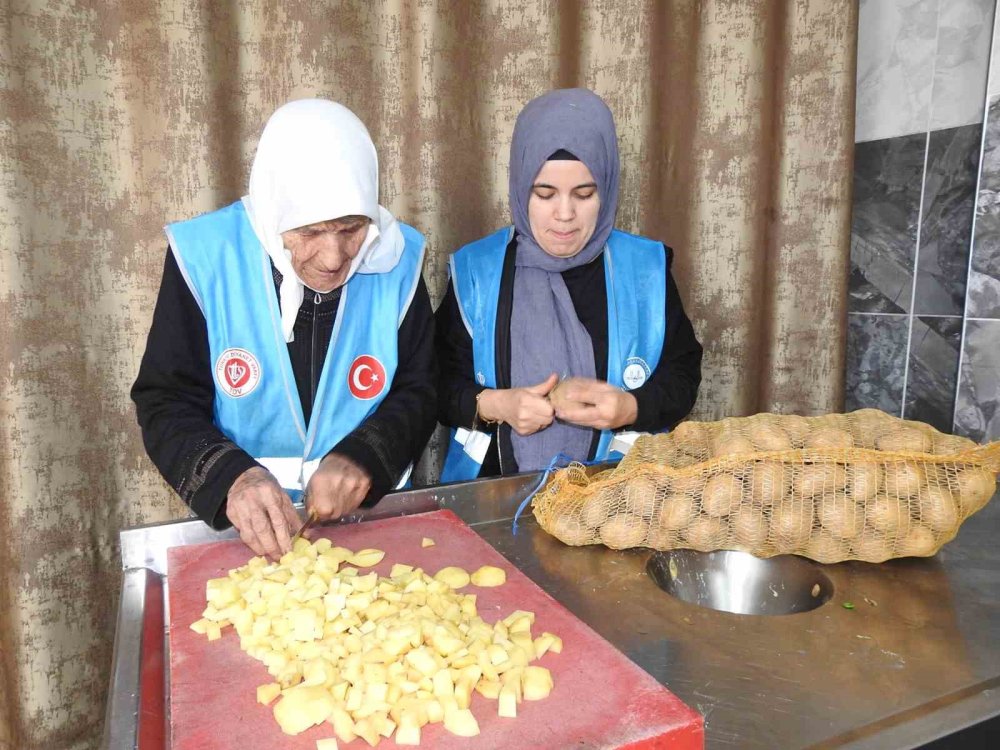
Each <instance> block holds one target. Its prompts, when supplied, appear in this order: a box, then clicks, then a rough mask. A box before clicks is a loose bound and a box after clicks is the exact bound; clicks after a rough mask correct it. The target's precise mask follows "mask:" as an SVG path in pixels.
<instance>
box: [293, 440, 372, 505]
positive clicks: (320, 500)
mask: <svg viewBox="0 0 1000 750" xmlns="http://www.w3.org/2000/svg"><path fill="white" fill-rule="evenodd" d="M371 486H372V481H371V477H369V476H368V473H367V472H366V471H365V470H364V469H362V468H361V467H360V466H358V465H357V464H356V463H354V462H353V461H351V460H350V459H349V458H346V457H344V456H341V455H338V454H336V453H329V454H327V455H326V457H325V458H324V459H323V460H322V461H321V462H320V464H319V468H318V469H316V473H315V474H313V475H312V478H311V479H310V480H309V486H308V487H307V488H306V509H307V510H315V511H316V513H317V515H318V516H319V519H320V520H321V521H327V520H333V519H336V518H340V517H341V516H342V515H344V514H345V513H350V512H351V511H352V510H354V509H355V508H357V507H358V506H359V505H361V501H362V500H364V499H365V496H366V495H367V494H368V490H369V489H370V488H371Z"/></svg>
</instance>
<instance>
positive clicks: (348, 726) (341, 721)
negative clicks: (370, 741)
mask: <svg viewBox="0 0 1000 750" xmlns="http://www.w3.org/2000/svg"><path fill="white" fill-rule="evenodd" d="M345 684H346V683H345ZM327 721H328V722H330V723H331V724H333V732H334V734H336V735H337V737H339V738H340V741H341V742H344V743H347V742H351V741H352V740H353V739H354V738H355V737H357V735H356V734H355V732H354V719H352V718H351V715H350V714H349V713H347V711H346V710H345V709H344V708H342V707H341V706H334V709H333V711H331V712H330V716H329V717H327Z"/></svg>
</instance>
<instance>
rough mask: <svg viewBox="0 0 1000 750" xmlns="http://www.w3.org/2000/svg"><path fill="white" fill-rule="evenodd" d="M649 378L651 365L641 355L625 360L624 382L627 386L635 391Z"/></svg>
mask: <svg viewBox="0 0 1000 750" xmlns="http://www.w3.org/2000/svg"><path fill="white" fill-rule="evenodd" d="M648 379H649V365H647V364H646V361H645V360H644V359H642V358H641V357H629V358H628V359H627V360H625V369H624V370H623V371H622V383H623V384H624V385H625V388H626V389H627V390H630V391H634V390H635V389H636V388H638V387H639V386H640V385H642V384H643V383H645V382H646V380H648Z"/></svg>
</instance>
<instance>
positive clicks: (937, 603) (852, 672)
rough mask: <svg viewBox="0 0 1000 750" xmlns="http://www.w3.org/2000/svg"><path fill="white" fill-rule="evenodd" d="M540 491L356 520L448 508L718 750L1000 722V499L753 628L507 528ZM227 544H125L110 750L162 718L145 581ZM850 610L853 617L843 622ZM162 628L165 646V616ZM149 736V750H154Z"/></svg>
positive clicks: (462, 493)
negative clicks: (950, 533)
mask: <svg viewBox="0 0 1000 750" xmlns="http://www.w3.org/2000/svg"><path fill="white" fill-rule="evenodd" d="M535 481H536V477H535V476H533V475H530V476H527V475H526V476H521V477H510V478H505V479H499V480H484V481H477V482H470V483H465V484H461V485H453V486H444V487H437V488H429V489H424V490H418V491H413V492H405V493H396V494H395V495H390V496H388V497H386V499H384V500H383V501H382V502H381V503H380V504H379V506H378V507H377V509H376V511H375V512H374V513H372V512H369V513H368V514H361V515H358V516H355V517H352V518H351V519H348V521H349V522H351V521H360V520H366V519H367V518H373V517H382V516H386V515H400V514H405V513H412V512H421V511H422V510H427V509H433V508H435V507H447V508H450V509H452V510H453V511H455V512H456V513H458V514H459V515H460V516H461V517H462V518H463V519H464V520H465V521H466V522H467V523H469V524H470V525H471V526H472V527H473V528H475V529H476V531H477V532H478V533H479V534H480V535H481V536H483V538H484V539H486V540H487V541H488V542H490V543H491V544H492V545H493V546H494V547H496V548H497V549H498V550H499V551H500V552H501V553H502V554H503V555H504V556H506V557H507V558H508V559H509V560H510V561H511V562H513V563H514V564H515V565H517V566H518V567H519V568H520V569H521V570H523V571H524V572H525V573H526V574H527V575H528V576H530V577H531V578H532V579H534V580H535V581H536V582H537V583H538V584H539V585H540V586H541V587H542V588H544V589H545V590H546V591H548V592H549V593H550V594H552V595H553V596H554V597H555V598H556V599H558V600H559V601H560V602H562V603H563V604H564V605H565V606H566V607H567V608H568V609H570V610H571V611H572V612H573V613H574V614H576V615H577V616H578V617H579V618H580V619H582V620H584V621H585V622H587V623H588V624H589V625H590V626H591V627H593V628H594V629H595V630H596V631H597V632H598V633H600V634H601V635H602V636H604V637H605V638H606V639H608V640H609V641H610V642H611V643H613V644H614V645H615V646H617V647H618V648H619V649H620V650H621V651H623V652H624V653H625V654H626V655H628V656H629V658H631V659H632V660H633V661H635V662H636V663H637V664H639V665H641V666H642V667H643V668H644V669H646V671H648V672H649V673H650V674H651V675H653V676H654V677H655V678H656V679H658V680H659V681H660V682H661V683H663V684H664V685H666V686H667V687H668V688H669V689H670V690H671V691H672V692H673V693H675V694H676V695H677V696H678V697H680V698H681V700H683V701H685V702H686V703H687V704H688V705H690V706H691V707H693V708H695V709H696V710H698V711H699V712H701V713H702V714H703V715H704V716H705V731H706V747H708V748H710V749H715V748H725V747H737V748H769V749H775V748H781V749H782V750H784V749H789V750H791V749H792V748H854V749H857V750H860V749H861V748H900V749H901V750H902V749H904V748H913V747H919V746H920V745H922V744H924V743H926V742H929V741H931V740H933V739H935V738H937V737H941V736H944V735H947V734H951V733H952V732H955V731H957V730H959V729H962V728H964V727H966V726H969V725H972V724H976V723H978V722H981V721H984V720H986V719H988V718H990V717H993V716H997V715H1000V545H998V544H997V543H996V538H997V536H1000V502H998V500H997V499H994V501H993V502H992V503H991V504H990V505H988V506H987V507H986V508H985V509H984V510H982V511H981V512H980V513H978V514H977V515H975V516H973V517H972V518H971V519H969V520H968V521H967V522H966V523H965V525H964V526H963V528H962V530H961V532H960V533H959V535H958V537H957V538H956V539H955V540H954V541H953V542H951V543H950V544H948V545H947V546H946V547H945V548H944V549H943V550H942V551H941V552H940V553H939V554H938V555H937V556H936V557H935V558H932V559H929V560H917V559H908V560H897V561H891V562H888V563H883V564H881V565H870V564H866V563H842V564H839V565H828V566H823V568H824V572H825V573H826V574H827V576H828V577H829V578H830V580H831V581H832V583H833V586H834V591H833V595H832V597H831V598H830V600H829V601H828V602H826V603H825V604H824V605H823V606H821V607H819V608H817V609H815V610H813V611H811V612H804V613H799V614H795V615H789V616H754V615H736V614H729V613H724V612H717V611H714V610H709V609H706V608H702V607H698V606H695V605H692V604H687V603H684V602H681V601H679V600H677V599H674V598H672V597H671V596H669V595H667V594H665V593H664V592H663V591H661V590H660V589H659V588H658V587H657V586H656V584H655V583H654V582H653V581H652V579H650V578H649V576H648V575H647V574H646V572H645V563H646V560H647V559H648V557H649V555H650V552H649V551H645V550H632V551H628V552H616V551H613V550H608V549H605V548H603V547H583V548H573V547H566V546H565V545H563V544H562V543H561V542H558V541H557V540H555V539H553V538H552V537H550V536H549V535H548V534H546V533H545V532H544V531H542V530H541V529H540V528H539V527H538V525H537V524H536V523H535V521H534V519H533V518H530V516H529V517H524V518H522V521H521V522H520V524H519V529H518V532H517V534H513V533H512V531H511V522H510V519H511V517H512V516H513V513H514V510H515V508H516V507H517V505H518V503H519V502H520V500H521V499H522V498H523V497H525V496H526V494H527V493H528V492H529V491H530V489H531V488H532V487H533V486H534V483H535ZM232 536H233V534H232V532H228V533H224V534H218V533H215V532H211V531H210V530H209V529H207V527H205V526H204V525H202V524H201V523H200V522H197V521H184V522H178V523H173V524H165V525H160V526H152V527H145V528H141V529H133V530H127V531H124V532H122V550H123V554H122V557H123V566H124V567H125V578H124V584H123V591H122V601H121V607H120V611H119V624H118V634H117V636H116V642H115V665H114V670H113V676H112V686H111V688H112V689H111V700H110V701H109V706H108V721H107V728H106V735H105V740H106V746H108V747H114V748H124V747H134V746H136V741H135V738H136V737H137V733H138V732H139V731H141V729H142V725H143V722H139V721H138V720H137V716H139V715H143V716H144V721H145V722H146V723H149V722H154V723H155V722H162V721H164V719H165V716H164V715H163V714H162V713H161V715H159V716H156V715H155V712H152V713H151V712H150V711H149V710H148V709H147V710H144V711H142V712H141V713H140V708H139V706H140V703H141V702H142V701H141V697H142V696H141V693H142V690H140V689H139V684H140V680H141V678H142V677H143V674H144V667H143V664H144V663H145V662H148V661H150V660H149V658H148V654H147V652H148V651H150V650H151V649H152V650H153V651H155V650H157V649H161V650H162V649H163V648H164V642H163V639H161V638H151V637H150V636H149V632H150V628H149V627H148V623H147V628H146V633H147V635H146V638H145V639H144V638H143V637H142V630H143V628H142V623H143V622H144V619H145V620H148V619H149V618H148V617H146V618H144V614H145V613H146V612H147V610H148V609H149V608H148V607H147V606H146V602H147V601H148V599H149V597H150V591H152V592H154V594H153V595H155V596H158V595H159V591H160V587H153V588H150V586H149V585H148V584H147V581H148V580H150V579H151V578H152V579H154V580H155V581H157V582H158V581H159V580H160V578H161V576H162V575H163V574H164V573H166V568H165V564H166V563H165V555H164V554H163V553H164V551H165V550H166V548H167V547H169V546H173V545H175V544H182V543H183V544H197V543H204V542H208V541H215V540H218V539H221V538H232ZM163 589H164V590H165V587H163ZM844 602H851V603H853V605H854V609H845V608H844V607H843V606H842V605H843V603H844ZM154 624H155V623H154ZM159 627H160V628H161V630H160V631H159V632H162V627H163V622H162V614H161V621H160V622H159ZM154 632H155V631H154ZM153 661H154V662H155V660H153ZM146 677H147V683H148V682H149V681H150V678H149V676H148V674H147V675H146ZM152 679H153V680H154V681H155V679H156V678H155V674H154V676H153V678H152ZM599 679H600V676H599V675H595V680H599ZM146 691H147V693H148V692H149V690H148V688H147V689H146ZM147 703H148V701H147ZM166 711H167V714H166V715H168V712H169V707H168V706H166ZM153 735H154V740H153V741H151V742H147V743H144V744H143V750H147V746H148V747H152V746H153V744H154V742H155V733H153Z"/></svg>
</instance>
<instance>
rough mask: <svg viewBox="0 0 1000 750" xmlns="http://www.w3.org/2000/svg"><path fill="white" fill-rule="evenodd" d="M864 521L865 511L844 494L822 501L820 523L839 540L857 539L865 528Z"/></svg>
mask: <svg viewBox="0 0 1000 750" xmlns="http://www.w3.org/2000/svg"><path fill="white" fill-rule="evenodd" d="M864 519H865V516H864V510H863V509H862V508H859V507H858V506H857V505H855V504H854V501H853V500H851V499H850V498H848V497H847V495H845V494H844V493H842V492H838V493H837V494H835V495H832V496H830V497H824V498H823V499H822V500H821V501H820V507H819V522H820V523H821V524H822V525H823V528H824V529H826V530H827V531H828V532H829V533H830V534H831V536H833V537H836V538H837V539H844V540H847V541H853V540H854V539H856V538H857V536H858V534H860V533H861V530H862V529H863V528H864V525H865V520H864Z"/></svg>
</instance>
